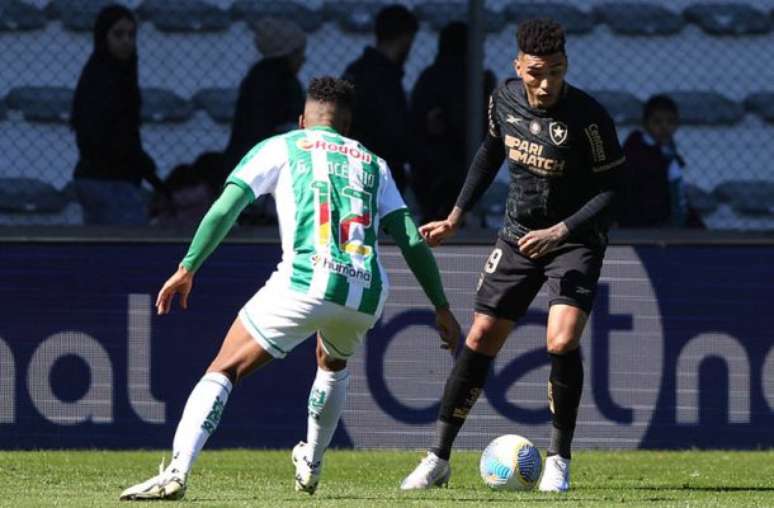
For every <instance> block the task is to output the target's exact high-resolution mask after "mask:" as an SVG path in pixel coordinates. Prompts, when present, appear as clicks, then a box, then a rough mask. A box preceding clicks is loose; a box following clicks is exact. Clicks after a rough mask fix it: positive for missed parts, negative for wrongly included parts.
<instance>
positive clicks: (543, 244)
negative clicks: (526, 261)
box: [519, 222, 570, 259]
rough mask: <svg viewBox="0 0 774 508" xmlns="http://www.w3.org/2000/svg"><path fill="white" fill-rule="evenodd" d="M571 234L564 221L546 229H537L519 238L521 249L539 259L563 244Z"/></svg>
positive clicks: (523, 252)
mask: <svg viewBox="0 0 774 508" xmlns="http://www.w3.org/2000/svg"><path fill="white" fill-rule="evenodd" d="M569 234H570V230H569V228H567V225H566V224H565V223H564V222H560V223H559V224H556V225H554V226H551V227H550V228H546V229H535V230H533V231H530V232H529V233H527V234H526V235H524V236H522V237H521V238H519V250H520V251H521V253H522V254H524V255H525V256H527V257H530V258H532V259H537V258H539V257H541V256H544V255H546V254H548V253H549V252H551V251H552V250H554V249H555V248H557V247H558V246H559V245H561V244H562V242H564V241H565V240H566V239H567V236H568V235H569Z"/></svg>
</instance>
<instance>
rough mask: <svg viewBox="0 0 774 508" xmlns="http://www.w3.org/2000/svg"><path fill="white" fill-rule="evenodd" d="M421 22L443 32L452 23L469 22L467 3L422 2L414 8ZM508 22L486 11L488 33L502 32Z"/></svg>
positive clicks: (485, 21) (485, 23)
mask: <svg viewBox="0 0 774 508" xmlns="http://www.w3.org/2000/svg"><path fill="white" fill-rule="evenodd" d="M414 12H415V13H416V15H417V16H418V17H419V19H420V20H421V21H426V22H428V23H430V26H431V27H432V29H433V30H436V31H438V30H441V29H442V28H443V27H444V26H446V25H447V24H448V23H449V22H451V21H467V19H468V6H467V3H459V2H421V3H418V4H417V5H416V6H415V7H414ZM506 23H507V21H506V19H505V16H503V15H502V14H500V13H495V12H493V11H491V10H489V9H484V26H485V29H486V31H487V32H499V31H501V30H502V29H503V28H504V27H505V25H506Z"/></svg>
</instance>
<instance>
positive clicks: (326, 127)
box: [307, 125, 338, 134]
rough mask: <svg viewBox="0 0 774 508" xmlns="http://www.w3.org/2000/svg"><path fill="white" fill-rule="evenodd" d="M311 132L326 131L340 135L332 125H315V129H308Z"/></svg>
mask: <svg viewBox="0 0 774 508" xmlns="http://www.w3.org/2000/svg"><path fill="white" fill-rule="evenodd" d="M307 130H309V131H325V132H332V133H333V134H338V131H336V129H334V128H333V127H331V126H330V125H315V126H314V127H309V128H307Z"/></svg>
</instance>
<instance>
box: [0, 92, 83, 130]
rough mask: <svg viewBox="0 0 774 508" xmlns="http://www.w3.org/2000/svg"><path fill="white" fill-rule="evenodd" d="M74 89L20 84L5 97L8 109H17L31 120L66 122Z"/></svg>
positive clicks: (68, 117)
mask: <svg viewBox="0 0 774 508" xmlns="http://www.w3.org/2000/svg"><path fill="white" fill-rule="evenodd" d="M73 94H74V91H73V90H72V89H70V88H64V87H58V86H22V87H18V88H14V89H12V90H11V91H10V92H9V93H8V97H6V99H5V100H6V102H7V104H8V109H14V110H19V111H21V112H22V114H23V115H24V118H25V119H26V120H28V121H31V122H52V123H59V122H67V121H68V120H69V119H70V109H71V107H72V103H73Z"/></svg>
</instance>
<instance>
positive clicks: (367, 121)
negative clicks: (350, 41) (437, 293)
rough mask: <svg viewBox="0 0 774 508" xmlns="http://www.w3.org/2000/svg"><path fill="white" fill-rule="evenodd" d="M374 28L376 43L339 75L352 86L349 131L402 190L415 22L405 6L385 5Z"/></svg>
mask: <svg viewBox="0 0 774 508" xmlns="http://www.w3.org/2000/svg"><path fill="white" fill-rule="evenodd" d="M374 29H375V32H376V46H375V47H371V46H368V47H366V48H365V50H364V51H363V54H362V55H361V56H360V57H359V58H358V59H357V60H355V61H354V62H352V63H350V64H349V66H348V67H347V68H346V70H345V71H344V75H343V76H342V77H343V78H344V79H346V80H347V81H349V82H351V83H352V84H353V85H355V106H354V110H353V112H352V128H351V130H350V135H351V136H352V137H353V138H354V139H357V140H359V141H360V142H361V143H363V145H365V146H366V147H367V148H368V149H369V150H371V151H373V152H376V153H378V154H379V155H380V156H381V157H383V158H384V160H385V161H386V162H387V165H388V166H389V167H390V171H392V176H393V179H394V180H395V184H396V185H397V186H398V190H400V192H401V193H403V191H404V189H405V188H406V185H407V181H408V179H407V177H406V169H405V166H406V163H407V162H408V160H409V154H410V153H411V146H412V140H411V135H410V132H409V118H408V101H407V100H406V92H405V90H404V89H403V65H404V64H405V62H406V59H407V58H408V55H409V53H410V52H411V46H413V44H414V36H415V35H416V33H417V30H418V29H419V23H418V22H417V18H416V16H415V15H414V14H413V13H412V12H411V11H410V10H408V9H407V8H406V7H404V6H402V5H390V6H387V7H384V8H383V9H381V10H380V11H379V13H378V14H377V15H376V21H375V27H374Z"/></svg>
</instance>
